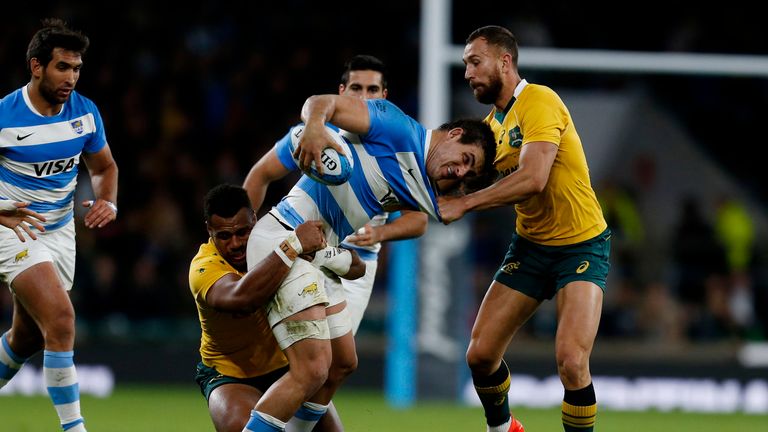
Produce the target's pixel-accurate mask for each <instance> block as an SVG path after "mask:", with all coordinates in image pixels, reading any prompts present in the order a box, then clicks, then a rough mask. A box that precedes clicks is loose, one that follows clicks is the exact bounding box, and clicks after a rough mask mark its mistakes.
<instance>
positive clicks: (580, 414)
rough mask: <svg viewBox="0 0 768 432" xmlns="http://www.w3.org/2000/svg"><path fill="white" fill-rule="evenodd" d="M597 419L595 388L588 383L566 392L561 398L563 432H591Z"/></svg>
mask: <svg viewBox="0 0 768 432" xmlns="http://www.w3.org/2000/svg"><path fill="white" fill-rule="evenodd" d="M596 417H597V401H596V398H595V388H594V387H593V386H592V384H591V383H590V384H589V385H588V386H586V387H584V388H583V389H579V390H566V391H565V396H564V397H563V430H564V431H565V432H592V431H593V430H594V428H595V418H596Z"/></svg>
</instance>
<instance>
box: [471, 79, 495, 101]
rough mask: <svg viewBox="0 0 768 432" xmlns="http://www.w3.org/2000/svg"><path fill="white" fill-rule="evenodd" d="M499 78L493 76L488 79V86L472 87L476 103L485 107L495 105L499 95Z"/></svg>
mask: <svg viewBox="0 0 768 432" xmlns="http://www.w3.org/2000/svg"><path fill="white" fill-rule="evenodd" d="M501 86H502V84H501V76H499V74H494V75H491V76H489V77H488V84H484V85H480V86H477V87H474V88H473V89H472V92H473V93H474V95H475V99H477V101H478V102H480V103H481V104H485V105H491V104H495V103H496V99H498V98H499V94H501Z"/></svg>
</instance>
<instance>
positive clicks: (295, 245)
mask: <svg viewBox="0 0 768 432" xmlns="http://www.w3.org/2000/svg"><path fill="white" fill-rule="evenodd" d="M301 252H303V248H302V247H301V242H300V241H299V238H298V237H296V233H295V232H292V233H290V234H288V237H286V239H285V240H283V241H282V242H281V243H280V244H279V245H278V246H277V247H276V248H275V254H277V256H279V257H280V259H282V260H283V262H284V263H285V265H287V266H288V267H290V266H292V265H293V262H294V261H296V258H297V257H298V256H299V255H300V254H301Z"/></svg>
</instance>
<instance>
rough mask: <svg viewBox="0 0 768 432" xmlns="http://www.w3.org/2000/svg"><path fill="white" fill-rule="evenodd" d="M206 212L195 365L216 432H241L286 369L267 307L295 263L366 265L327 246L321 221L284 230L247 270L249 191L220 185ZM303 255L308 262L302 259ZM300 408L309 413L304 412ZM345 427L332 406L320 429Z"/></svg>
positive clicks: (196, 280) (193, 284) (196, 292)
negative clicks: (279, 240)
mask: <svg viewBox="0 0 768 432" xmlns="http://www.w3.org/2000/svg"><path fill="white" fill-rule="evenodd" d="M204 207H205V210H204V213H205V220H206V226H207V229H208V234H209V236H210V238H209V240H208V242H207V243H205V244H203V245H201V246H200V250H199V251H198V253H197V255H196V256H195V257H194V258H193V259H192V262H191V264H190V268H189V284H190V290H191V291H192V295H193V296H194V298H195V302H196V304H197V310H198V315H199V318H200V326H201V330H202V337H201V341H200V355H201V357H202V361H201V362H200V363H199V364H198V366H197V376H196V380H197V382H198V384H199V385H200V389H201V391H202V393H203V395H204V396H205V398H206V400H207V401H208V410H209V412H210V415H211V419H212V421H213V424H214V426H215V428H216V430H217V431H219V432H223V431H226V432H239V431H241V430H243V428H244V427H245V425H246V423H247V422H248V420H249V418H250V415H251V410H252V409H253V408H254V407H255V406H256V404H257V403H258V401H259V400H260V399H261V396H262V395H263V394H264V393H265V392H266V391H267V390H268V389H269V388H270V386H271V385H272V384H273V383H275V382H276V381H279V380H281V379H282V378H281V377H284V376H285V374H286V372H288V362H287V359H286V358H285V356H284V355H283V353H282V351H281V350H280V347H279V346H278V344H277V342H276V340H275V338H274V336H273V335H272V331H271V329H270V326H269V324H268V323H267V319H266V314H265V312H264V310H263V307H262V306H263V305H264V304H265V303H266V302H267V300H268V299H269V298H271V297H272V295H273V294H274V293H275V291H276V290H277V287H278V286H279V285H280V283H281V282H282V281H283V280H284V279H285V278H286V275H289V274H290V272H291V267H292V266H293V261H296V262H297V263H302V264H299V265H303V263H307V261H306V260H305V259H303V258H306V259H310V260H315V262H316V263H317V264H321V263H325V264H326V265H328V266H330V267H332V268H333V267H334V266H335V268H336V270H339V271H341V270H340V269H339V268H338V267H339V266H342V267H345V269H348V272H347V274H346V275H350V276H356V275H362V274H363V273H364V272H365V264H364V263H363V262H362V261H361V260H360V259H359V258H358V257H357V255H353V254H351V253H349V252H344V251H341V250H337V249H336V248H326V249H323V248H324V247H325V244H326V243H325V238H324V236H323V233H322V231H321V227H322V224H321V223H320V222H314V221H310V222H305V223H303V224H301V225H299V226H297V227H296V230H295V231H292V232H290V233H287V238H286V239H285V241H283V242H282V243H281V244H280V245H279V247H277V248H275V247H274V246H273V248H272V249H270V252H269V253H268V254H267V255H266V256H265V257H264V258H263V259H262V260H261V261H260V262H258V263H257V264H256V265H255V266H253V268H252V269H251V271H249V272H246V259H245V256H246V252H245V250H246V243H247V241H248V237H249V235H250V232H251V230H252V229H253V226H254V224H255V223H256V215H255V213H254V211H253V210H252V208H251V205H250V201H249V200H248V196H247V195H246V193H245V191H244V190H243V189H242V188H240V187H238V186H233V185H220V186H217V187H215V188H213V189H212V190H211V191H210V192H209V193H208V194H207V195H206V197H205V205H204ZM280 247H282V249H281V248H280ZM316 251H317V253H316V254H315V255H316V257H314V258H313V257H312V256H311V255H312V254H313V253H315V252H316ZM300 253H301V254H303V255H302V257H303V258H299V257H298V255H299V254H300ZM346 275H345V276H346ZM307 288H308V291H311V289H310V288H309V287H307ZM326 370H327V368H326ZM309 407H310V408H311V407H312V405H311V404H310V405H309ZM302 409H304V410H305V411H306V410H307V407H303V408H302ZM298 414H299V415H300V416H301V417H302V418H299V417H294V418H293V419H291V420H290V422H289V424H293V423H297V427H304V426H305V423H306V421H305V420H304V419H303V418H304V417H306V416H305V415H304V413H298ZM317 417H318V418H319V417H320V416H317ZM315 422H316V420H315ZM342 429H343V428H342V426H341V423H340V421H339V419H338V417H337V416H336V412H335V410H334V409H333V406H332V405H331V408H330V410H329V411H328V414H326V415H325V416H323V417H322V419H320V423H319V425H318V427H317V429H316V430H322V431H340V430H342Z"/></svg>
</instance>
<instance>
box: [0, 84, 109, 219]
mask: <svg viewBox="0 0 768 432" xmlns="http://www.w3.org/2000/svg"><path fill="white" fill-rule="evenodd" d="M106 143H107V139H106V135H105V133H104V124H103V123H102V120H101V115H100V114H99V110H98V109H97V108H96V105H95V104H94V103H93V102H92V101H91V100H90V99H88V98H86V97H84V96H81V95H80V94H79V93H77V92H75V91H73V92H72V93H71V95H70V97H69V99H68V100H67V102H65V103H64V106H63V107H62V109H61V112H60V113H59V114H57V115H54V116H44V115H42V114H40V113H39V112H38V111H37V110H36V109H35V108H34V107H33V106H32V102H31V101H30V100H29V93H28V92H27V86H24V87H22V88H20V89H18V90H16V91H14V92H13V93H10V94H9V95H7V96H5V97H4V98H3V99H0V199H10V200H14V201H29V202H30V203H31V204H30V205H29V209H30V210H34V211H36V212H38V213H40V214H42V215H43V216H45V217H46V219H47V222H46V223H45V224H44V226H45V228H46V230H48V231H50V230H54V229H56V228H60V227H62V226H64V225H65V224H67V223H68V222H69V221H70V220H72V217H73V216H74V212H73V206H74V196H75V186H76V185H77V167H78V164H79V163H80V154H81V153H82V152H86V153H96V152H98V151H99V150H101V149H102V148H103V147H104V145H106Z"/></svg>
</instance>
